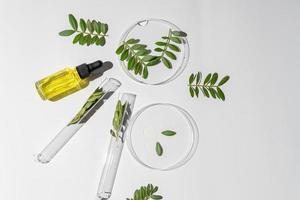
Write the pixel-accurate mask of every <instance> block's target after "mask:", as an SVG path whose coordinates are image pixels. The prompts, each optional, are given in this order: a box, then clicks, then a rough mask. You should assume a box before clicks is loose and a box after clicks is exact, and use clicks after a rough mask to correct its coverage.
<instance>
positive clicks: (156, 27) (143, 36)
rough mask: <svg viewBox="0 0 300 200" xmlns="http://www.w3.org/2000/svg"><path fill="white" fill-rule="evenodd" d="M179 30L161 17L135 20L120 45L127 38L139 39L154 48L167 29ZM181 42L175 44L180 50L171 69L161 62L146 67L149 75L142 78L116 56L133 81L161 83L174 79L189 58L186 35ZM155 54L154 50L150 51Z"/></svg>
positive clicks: (166, 33)
mask: <svg viewBox="0 0 300 200" xmlns="http://www.w3.org/2000/svg"><path fill="white" fill-rule="evenodd" d="M170 29H171V30H177V31H181V29H180V28H179V27H178V26H176V25H175V24H173V23H171V22H169V21H166V20H163V19H152V18H150V19H145V20H140V21H138V22H135V23H134V24H133V25H131V26H130V27H129V28H128V29H127V30H126V31H125V32H124V34H123V35H122V37H121V40H120V45H121V44H122V43H123V42H124V41H127V40H128V39H131V38H135V39H140V41H141V43H143V44H145V45H147V48H150V49H152V50H153V49H155V48H156V47H157V46H155V42H156V41H160V40H162V38H161V37H162V36H166V35H168V32H169V30H170ZM182 39H183V42H182V44H176V45H178V46H179V47H180V49H181V51H180V52H177V53H176V57H177V59H176V60H175V61H174V60H173V61H172V65H173V67H172V69H167V68H166V67H165V66H164V65H163V64H162V63H160V64H158V65H156V66H153V67H148V69H149V76H148V78H147V79H144V78H143V77H142V76H138V75H135V74H134V73H133V71H129V70H128V67H127V62H126V61H121V60H120V59H119V57H118V58H117V59H118V60H119V62H120V65H121V66H122V68H123V70H124V72H125V73H126V74H127V75H128V76H129V77H130V78H131V79H133V80H134V81H137V82H139V83H142V84H148V85H161V84H165V83H168V82H170V81H172V80H174V79H176V78H177V77H178V76H179V75H180V74H181V73H182V72H183V71H184V69H185V67H186V65H187V62H188V59H189V44H188V40H187V38H186V37H184V38H182ZM152 53H153V54H155V53H156V52H155V51H152Z"/></svg>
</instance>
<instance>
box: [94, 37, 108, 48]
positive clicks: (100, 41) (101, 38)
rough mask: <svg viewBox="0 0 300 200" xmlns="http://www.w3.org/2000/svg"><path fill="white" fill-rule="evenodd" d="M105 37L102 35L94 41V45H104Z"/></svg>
mask: <svg viewBox="0 0 300 200" xmlns="http://www.w3.org/2000/svg"><path fill="white" fill-rule="evenodd" d="M105 42H106V41H105V37H104V36H102V37H100V38H99V39H98V40H97V41H96V45H100V46H104V45H105Z"/></svg>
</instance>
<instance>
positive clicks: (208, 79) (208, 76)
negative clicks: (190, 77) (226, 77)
mask: <svg viewBox="0 0 300 200" xmlns="http://www.w3.org/2000/svg"><path fill="white" fill-rule="evenodd" d="M210 78H211V73H209V74H208V75H207V76H206V77H205V79H204V83H203V84H204V85H206V84H208V83H209V81H210Z"/></svg>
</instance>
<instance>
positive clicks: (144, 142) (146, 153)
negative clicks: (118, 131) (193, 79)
mask: <svg viewBox="0 0 300 200" xmlns="http://www.w3.org/2000/svg"><path fill="white" fill-rule="evenodd" d="M165 130H172V131H175V132H176V135H174V136H165V135H163V134H162V132H163V131H165ZM126 140H127V146H128V149H129V150H130V153H131V155H132V156H133V157H134V158H135V159H136V160H137V161H138V162H139V163H140V164H142V165H143V166H145V167H148V168H150V169H155V170H162V171H166V170H172V169H176V168H178V167H181V166H183V165H184V164H186V163H187V162H188V161H189V160H190V159H191V158H192V156H193V155H194V153H195V151H196V149H197V146H198V140H199V131H198V127H197V124H196V122H195V120H194V119H193V118H192V116H191V115H190V114H189V113H188V112H187V111H185V110H184V109H182V108H181V107H179V106H176V105H173V104H168V103H158V104H152V105H149V106H146V107H144V108H142V109H141V110H139V111H138V112H137V113H136V114H135V115H134V116H133V117H132V120H131V121H130V124H129V127H128V131H127V137H126ZM157 142H159V143H160V144H161V146H162V148H163V154H162V155H161V156H158V155H157V152H156V149H155V147H156V143H157Z"/></svg>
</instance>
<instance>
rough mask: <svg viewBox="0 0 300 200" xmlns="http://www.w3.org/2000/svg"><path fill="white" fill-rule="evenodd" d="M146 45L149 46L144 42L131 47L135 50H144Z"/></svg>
mask: <svg viewBox="0 0 300 200" xmlns="http://www.w3.org/2000/svg"><path fill="white" fill-rule="evenodd" d="M146 47H147V45H144V44H135V45H133V46H132V47H131V48H132V49H133V50H142V49H145V48H146Z"/></svg>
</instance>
